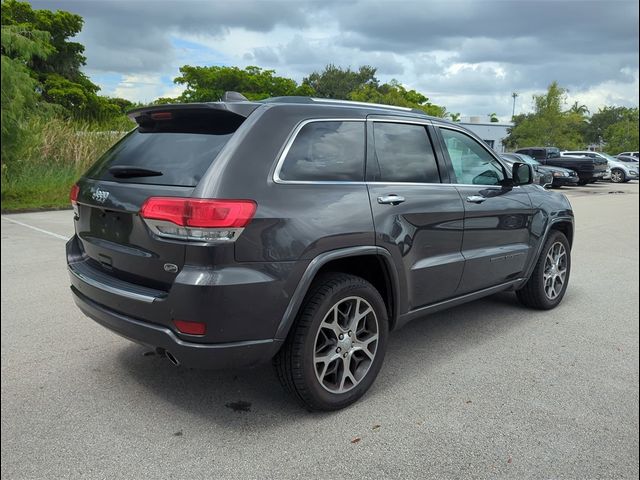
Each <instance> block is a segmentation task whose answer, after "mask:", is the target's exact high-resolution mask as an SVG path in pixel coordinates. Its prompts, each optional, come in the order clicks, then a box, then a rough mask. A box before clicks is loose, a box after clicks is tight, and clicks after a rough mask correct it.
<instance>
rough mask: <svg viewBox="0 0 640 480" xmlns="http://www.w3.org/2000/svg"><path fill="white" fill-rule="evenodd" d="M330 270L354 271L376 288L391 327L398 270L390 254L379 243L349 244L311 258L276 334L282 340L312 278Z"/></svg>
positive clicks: (340, 271)
mask: <svg viewBox="0 0 640 480" xmlns="http://www.w3.org/2000/svg"><path fill="white" fill-rule="evenodd" d="M329 272H333V273H346V274H351V275H355V276H358V277H361V278H364V279H365V280H367V281H368V282H369V283H371V284H372V285H373V286H374V287H375V288H376V290H378V292H379V293H380V295H381V296H382V298H383V300H384V302H385V305H386V307H387V314H388V318H389V330H392V329H393V328H394V326H395V324H396V319H397V317H398V314H399V312H398V310H399V309H398V304H399V301H400V300H399V292H400V289H399V286H398V272H397V271H396V269H395V266H394V264H393V260H392V258H391V254H390V253H389V252H388V251H387V250H385V249H384V248H380V247H374V246H369V247H367V246H361V247H349V248H344V249H340V250H333V251H330V252H325V253H323V254H320V255H318V256H317V257H316V258H314V259H313V260H312V261H311V262H310V264H309V266H308V267H307V269H306V271H305V272H304V274H303V275H302V278H301V279H300V282H299V283H298V287H297V288H296V290H295V291H294V293H293V295H292V296H291V300H290V302H289V305H288V307H287V309H286V310H285V313H284V315H283V317H282V320H281V321H280V325H279V326H278V329H277V331H276V335H275V338H277V339H282V340H283V339H285V338H286V337H287V335H288V333H289V331H290V330H291V327H292V325H293V324H294V322H295V319H296V316H297V315H298V313H299V311H300V309H301V308H302V305H303V304H304V300H305V297H306V296H307V294H308V293H309V291H310V289H311V288H312V285H313V283H314V281H315V280H316V279H317V278H318V277H319V276H321V275H323V274H326V273H329Z"/></svg>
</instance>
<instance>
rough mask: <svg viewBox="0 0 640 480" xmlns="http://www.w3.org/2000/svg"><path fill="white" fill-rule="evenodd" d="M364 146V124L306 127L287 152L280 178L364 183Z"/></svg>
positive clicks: (339, 122) (351, 122) (318, 124)
mask: <svg viewBox="0 0 640 480" xmlns="http://www.w3.org/2000/svg"><path fill="white" fill-rule="evenodd" d="M364 144H365V135H364V122H353V121H343V122H341V121H319V122H312V123H308V124H307V125H305V126H304V127H302V129H301V130H300V131H299V132H298V135H297V136H296V138H295V140H294V141H293V144H292V145H291V148H289V151H288V153H287V156H286V158H285V160H284V163H283V164H282V167H281V168H280V172H279V177H280V179H281V180H289V181H363V180H364Z"/></svg>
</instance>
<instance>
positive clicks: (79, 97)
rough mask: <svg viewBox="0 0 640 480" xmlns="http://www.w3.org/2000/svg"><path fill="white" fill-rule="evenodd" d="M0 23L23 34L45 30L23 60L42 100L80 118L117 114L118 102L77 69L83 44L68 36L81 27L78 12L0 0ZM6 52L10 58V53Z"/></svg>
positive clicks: (87, 118) (78, 31) (82, 52)
mask: <svg viewBox="0 0 640 480" xmlns="http://www.w3.org/2000/svg"><path fill="white" fill-rule="evenodd" d="M1 23H2V27H3V29H4V28H6V27H11V28H13V29H17V30H19V31H20V32H23V36H29V35H32V34H31V33H29V32H45V33H46V34H47V38H46V39H44V37H43V38H42V42H43V45H42V47H43V48H42V49H40V50H39V51H35V52H33V54H32V55H30V56H29V58H28V59H26V60H24V61H23V65H24V67H25V68H26V69H27V70H28V72H29V76H30V77H31V78H32V79H33V80H35V81H36V85H35V87H34V88H35V89H36V90H37V91H38V92H39V93H40V95H41V98H42V100H44V101H45V102H48V103H51V104H57V105H60V106H61V107H63V108H64V111H65V112H66V113H67V114H68V115H69V116H72V117H75V118H80V119H84V120H97V121H105V120H106V119H110V118H112V117H113V116H114V115H119V114H121V109H120V107H119V105H118V104H112V103H110V101H109V99H108V98H106V97H101V96H99V95H98V91H99V90H100V88H99V87H98V86H97V85H96V84H94V83H93V82H92V81H91V80H90V79H89V77H87V76H86V75H85V74H84V73H83V72H82V71H81V68H82V67H83V66H84V65H85V62H86V58H85V56H84V55H83V54H84V46H83V45H82V44H80V43H78V42H73V41H71V40H70V39H72V38H73V37H75V36H76V35H77V34H78V33H80V31H81V30H82V25H83V20H82V17H81V16H80V15H76V14H73V13H70V12H65V11H61V10H58V11H56V12H52V11H50V10H34V9H33V8H32V7H31V5H29V4H28V3H26V2H20V1H17V0H3V2H2V14H1ZM7 56H8V57H9V58H14V57H13V54H11V53H7Z"/></svg>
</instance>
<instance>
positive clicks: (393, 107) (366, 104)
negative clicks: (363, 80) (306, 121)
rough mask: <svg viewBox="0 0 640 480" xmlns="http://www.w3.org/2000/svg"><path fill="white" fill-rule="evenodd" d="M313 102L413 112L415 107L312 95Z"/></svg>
mask: <svg viewBox="0 0 640 480" xmlns="http://www.w3.org/2000/svg"><path fill="white" fill-rule="evenodd" d="M311 101H312V102H319V103H340V104H345V105H354V106H359V107H376V108H389V109H391V110H402V111H403V112H412V111H414V110H415V109H414V108H409V107H398V106H396V105H385V104H382V103H369V102H356V101H354V100H335V99H333V98H317V97H311Z"/></svg>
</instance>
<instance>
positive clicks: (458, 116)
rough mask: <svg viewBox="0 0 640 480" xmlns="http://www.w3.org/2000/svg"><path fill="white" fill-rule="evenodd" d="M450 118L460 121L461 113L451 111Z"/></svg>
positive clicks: (453, 120)
mask: <svg viewBox="0 0 640 480" xmlns="http://www.w3.org/2000/svg"><path fill="white" fill-rule="evenodd" d="M449 118H450V119H451V121H452V122H459V121H460V113H451V112H449Z"/></svg>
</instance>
